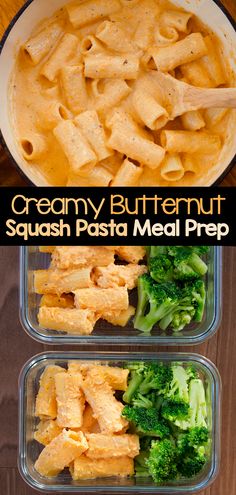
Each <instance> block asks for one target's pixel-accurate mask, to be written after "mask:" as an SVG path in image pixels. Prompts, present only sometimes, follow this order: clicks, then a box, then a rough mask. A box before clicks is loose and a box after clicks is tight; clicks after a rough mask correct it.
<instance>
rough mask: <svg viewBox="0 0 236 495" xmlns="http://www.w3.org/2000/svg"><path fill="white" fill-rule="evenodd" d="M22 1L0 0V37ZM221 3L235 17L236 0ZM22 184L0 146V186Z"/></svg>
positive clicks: (233, 181)
mask: <svg viewBox="0 0 236 495" xmlns="http://www.w3.org/2000/svg"><path fill="white" fill-rule="evenodd" d="M190 1H191V0H190ZM24 3H25V2H24V0H0V38H1V36H2V34H3V33H4V31H5V29H6V27H7V26H8V24H9V22H10V20H11V19H12V18H13V16H14V15H15V14H16V12H17V11H18V10H19V9H20V7H22V5H23V4H24ZM222 3H223V4H224V5H225V7H226V8H227V9H228V11H229V12H230V13H231V15H232V16H233V17H234V18H235V19H236V0H222ZM24 185H28V184H27V182H26V181H25V179H24V178H22V176H21V175H20V174H19V173H18V172H17V170H16V168H15V166H14V165H13V164H12V162H11V160H10V159H9V157H8V156H7V155H6V153H5V152H4V151H3V149H2V148H1V146H0V186H24ZM221 185H222V186H236V164H235V165H234V167H233V168H232V169H231V172H229V173H228V174H227V175H226V177H225V178H224V179H223V181H222V182H221Z"/></svg>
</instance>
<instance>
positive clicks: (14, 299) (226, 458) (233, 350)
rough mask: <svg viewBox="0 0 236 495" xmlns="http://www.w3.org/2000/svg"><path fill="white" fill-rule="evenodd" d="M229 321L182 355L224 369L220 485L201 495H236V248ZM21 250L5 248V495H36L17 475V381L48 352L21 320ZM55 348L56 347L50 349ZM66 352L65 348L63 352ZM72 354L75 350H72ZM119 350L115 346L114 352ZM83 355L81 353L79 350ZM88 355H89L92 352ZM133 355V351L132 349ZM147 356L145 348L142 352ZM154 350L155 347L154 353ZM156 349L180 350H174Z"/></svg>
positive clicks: (231, 259)
mask: <svg viewBox="0 0 236 495" xmlns="http://www.w3.org/2000/svg"><path fill="white" fill-rule="evenodd" d="M223 254H224V262H223V319H222V323H221V325H220V328H219V331H218V332H217V334H216V335H215V336H214V337H213V338H212V339H210V340H209V341H208V342H206V343H205V344H202V345H200V346H194V347H191V348H187V349H186V348H183V347H182V348H179V349H178V350H181V351H185V350H187V352H196V353H199V354H203V355H204V356H206V357H208V358H209V359H211V360H212V361H213V362H214V363H215V364H216V365H217V367H218V368H219V371H220V373H221V377H222V385H223V414H222V417H223V429H222V462H221V469H220V475H219V477H218V478H217V480H216V481H215V483H214V484H213V485H212V486H211V487H209V488H208V489H207V490H205V491H203V492H201V495H235V494H236V456H235V452H236V421H235V412H236V380H235V363H236V338H235V293H236V248H224V252H223ZM18 268H19V265H18V248H13V247H11V248H3V247H1V248H0V280H1V291H0V333H1V351H0V358H1V366H0V370H1V371H0V374H1V376H0V383H1V387H0V404H1V405H0V494H1V495H33V493H34V491H33V490H32V489H31V488H29V487H28V486H27V485H26V484H25V483H24V481H22V480H21V477H20V475H19V473H18V470H17V395H18V392H17V380H18V374H19V371H20V369H21V367H22V366H23V364H24V363H25V362H26V361H27V360H28V359H29V358H30V357H32V356H33V355H35V354H37V353H39V352H43V351H45V350H46V349H48V348H47V346H44V345H41V344H38V343H36V342H35V341H33V340H32V339H31V338H30V337H28V336H27V335H26V334H25V332H24V331H23V329H22V328H21V325H20V322H19V318H18V306H19V301H18V297H19V294H18ZM53 349H55V348H54V347H50V350H53ZM60 349H61V348H60ZM70 349H71V348H70ZM110 349H112V350H115V349H114V347H113V348H110ZM76 350H79V348H76ZM86 350H89V349H88V348H86ZM116 350H119V349H116ZM127 350H130V351H131V350H132V348H131V347H129V348H127ZM138 350H139V351H142V349H141V347H139V349H138ZM148 350H150V351H153V350H154V349H153V347H152V348H150V349H148ZM155 350H159V351H162V350H172V351H173V350H176V349H173V348H171V349H170V348H169V349H168V348H166V349H163V348H162V347H159V348H158V347H157V348H156V349H155Z"/></svg>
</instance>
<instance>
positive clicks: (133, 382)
mask: <svg viewBox="0 0 236 495" xmlns="http://www.w3.org/2000/svg"><path fill="white" fill-rule="evenodd" d="M142 380H143V377H142V374H141V370H139V369H137V370H136V371H135V370H134V371H131V374H130V380H129V384H128V388H127V389H126V391H125V393H124V394H123V401H124V402H126V403H127V404H130V403H131V401H132V398H133V396H134V395H135V393H136V391H137V390H138V388H139V385H140V383H141V382H142Z"/></svg>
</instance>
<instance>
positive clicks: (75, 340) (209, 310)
mask: <svg viewBox="0 0 236 495" xmlns="http://www.w3.org/2000/svg"><path fill="white" fill-rule="evenodd" d="M49 261H50V255H48V254H45V253H40V252H39V249H38V248H37V247H21V252H20V317H21V323H22V326H23V328H24V329H25V330H26V332H27V333H28V334H29V335H30V336H31V337H33V338H34V339H35V340H37V341H39V342H43V343H45V344H53V345H60V344H63V345H65V344H77V345H78V344H103V345H104V344H119V345H121V344H126V345H129V344H138V345H139V344H144V345H152V344H158V345H194V344H199V343H202V342H203V341H205V340H206V339H208V338H209V337H211V336H212V335H213V334H214V333H215V332H216V330H217V329H218V327H219V324H220V319H221V276H222V252H221V248H219V247H211V248H210V252H209V254H208V259H207V263H208V273H207V275H206V292H207V298H206V307H205V313H204V317H203V320H202V322H201V323H200V324H199V323H192V324H191V325H188V326H187V327H186V328H185V329H184V330H183V331H182V332H179V333H176V334H173V333H172V332H169V333H168V332H165V333H163V332H162V331H161V330H160V328H159V327H158V326H156V327H155V329H154V330H153V331H152V333H151V335H145V334H144V333H141V332H139V331H137V330H135V329H134V328H133V323H132V320H131V321H130V322H129V324H128V325H127V327H126V328H122V327H115V326H113V325H111V324H110V323H106V322H105V321H104V320H100V321H99V322H98V323H97V325H96V328H95V330H94V331H93V333H92V334H91V335H89V336H85V335H68V334H66V333H62V332H57V331H52V330H47V329H45V328H42V327H41V326H40V325H39V323H38V319H37V314H38V310H39V303H40V296H39V295H37V294H35V292H34V289H33V272H34V270H40V269H41V270H42V269H46V268H48V266H49ZM130 301H131V304H134V306H136V303H137V293H136V291H135V290H134V291H133V292H132V294H131V296H130Z"/></svg>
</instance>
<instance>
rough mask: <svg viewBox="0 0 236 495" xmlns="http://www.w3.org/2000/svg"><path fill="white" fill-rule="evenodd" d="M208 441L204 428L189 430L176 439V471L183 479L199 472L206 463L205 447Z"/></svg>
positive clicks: (206, 431) (207, 434) (207, 433)
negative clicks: (177, 457)
mask: <svg viewBox="0 0 236 495" xmlns="http://www.w3.org/2000/svg"><path fill="white" fill-rule="evenodd" d="M208 439H209V432H208V429H207V428H205V427H194V428H190V429H189V430H188V431H187V432H186V433H184V434H180V435H179V437H178V439H177V449H178V456H179V463H178V470H179V472H180V473H181V475H182V476H184V477H188V478H189V477H192V476H195V475H196V474H197V473H199V472H200V471H201V469H202V468H203V466H204V464H205V463H206V461H207V455H206V446H207V443H208Z"/></svg>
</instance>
